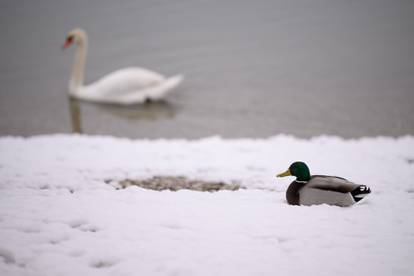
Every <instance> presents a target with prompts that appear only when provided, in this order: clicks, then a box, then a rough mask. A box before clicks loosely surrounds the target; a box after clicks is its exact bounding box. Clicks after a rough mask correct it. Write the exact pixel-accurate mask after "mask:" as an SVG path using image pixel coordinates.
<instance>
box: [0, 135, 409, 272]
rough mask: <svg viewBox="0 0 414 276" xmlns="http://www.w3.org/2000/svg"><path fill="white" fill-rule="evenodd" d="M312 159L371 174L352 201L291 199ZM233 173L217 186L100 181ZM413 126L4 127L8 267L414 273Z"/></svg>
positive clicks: (3, 242)
mask: <svg viewBox="0 0 414 276" xmlns="http://www.w3.org/2000/svg"><path fill="white" fill-rule="evenodd" d="M296 160H303V161H305V162H306V163H307V164H308V165H309V167H310V168H311V172H312V173H314V174H330V175H338V176H343V177H346V178H348V179H349V180H351V181H354V182H356V183H361V184H366V185H368V186H370V187H371V189H372V191H373V193H372V194H371V195H369V196H368V197H367V198H366V199H365V200H364V201H363V202H362V203H360V204H358V205H355V206H353V207H350V208H340V207H334V206H326V205H321V206H311V207H303V206H301V207H299V206H289V205H287V203H286V202H285V194H284V192H285V189H286V187H287V186H288V185H289V183H290V182H291V181H292V180H293V179H292V178H290V179H289V178H283V179H276V177H275V174H276V173H279V172H281V171H284V170H286V169H287V167H288V166H289V165H290V163H291V162H293V161H296ZM154 175H169V176H171V175H177V176H178V175H180V176H181V175H182V176H186V177H188V178H191V179H203V180H219V181H226V182H232V181H237V182H240V184H242V185H244V186H246V187H248V189H245V190H239V191H220V192H216V193H206V192H195V191H188V190H183V191H178V192H170V191H163V192H157V191H152V190H145V189H141V188H137V187H129V188H127V189H123V190H115V189H114V187H113V186H111V185H108V184H106V182H105V180H108V179H116V180H121V179H124V178H149V177H152V176H154ZM413 179H414V137H410V136H406V137H401V138H397V139H394V138H386V137H379V138H364V139H358V140H343V139H341V138H337V137H317V138H313V139H310V140H301V139H297V138H294V137H290V136H276V137H273V138H269V139H260V140H253V139H237V140H224V139H221V138H219V137H211V138H206V139H202V140H196V141H186V140H136V141H132V140H126V139H119V138H110V137H87V136H74V135H51V136H38V137H31V138H27V139H25V138H17V137H3V138H0V275H39V276H40V275H42V276H44V275H45V276H47V275H206V276H207V275H208V276H209V275H300V276H302V275H321V276H322V275H347V276H348V275H376V276H380V275H414V263H413V261H412V258H413V256H414V221H413V210H414V181H413Z"/></svg>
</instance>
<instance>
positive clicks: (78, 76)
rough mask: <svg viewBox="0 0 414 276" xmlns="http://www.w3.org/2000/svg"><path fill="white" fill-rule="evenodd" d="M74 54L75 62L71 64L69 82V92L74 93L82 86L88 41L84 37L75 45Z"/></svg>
mask: <svg viewBox="0 0 414 276" xmlns="http://www.w3.org/2000/svg"><path fill="white" fill-rule="evenodd" d="M77 46H78V47H77V49H76V53H75V61H74V63H73V69H72V76H71V78H70V82H69V90H70V92H72V93H76V92H77V91H78V90H79V88H80V87H82V86H83V80H84V76H85V60H86V52H87V49H88V40H87V38H86V37H84V38H82V39H81V40H80V41H79V42H78V45H77Z"/></svg>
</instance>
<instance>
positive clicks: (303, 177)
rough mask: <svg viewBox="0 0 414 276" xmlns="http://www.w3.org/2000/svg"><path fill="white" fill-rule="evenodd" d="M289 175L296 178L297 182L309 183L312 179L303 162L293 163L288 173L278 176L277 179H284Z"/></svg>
mask: <svg viewBox="0 0 414 276" xmlns="http://www.w3.org/2000/svg"><path fill="white" fill-rule="evenodd" d="M289 175H293V176H296V180H299V181H309V179H310V177H311V176H310V172H309V168H308V166H307V165H306V164H305V163H303V162H295V163H292V165H290V167H289V169H288V170H287V171H285V172H283V173H280V174H278V175H277V177H284V176H289Z"/></svg>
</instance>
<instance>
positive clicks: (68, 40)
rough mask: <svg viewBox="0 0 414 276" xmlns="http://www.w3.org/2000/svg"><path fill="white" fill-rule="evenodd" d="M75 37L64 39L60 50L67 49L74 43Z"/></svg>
mask: <svg viewBox="0 0 414 276" xmlns="http://www.w3.org/2000/svg"><path fill="white" fill-rule="evenodd" d="M74 40H75V37H74V36H73V35H70V36H68V37H67V38H66V41H65V44H64V45H63V47H62V49H66V48H68V47H69V46H70V45H72V43H73V42H74Z"/></svg>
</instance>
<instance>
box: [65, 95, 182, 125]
mask: <svg viewBox="0 0 414 276" xmlns="http://www.w3.org/2000/svg"><path fill="white" fill-rule="evenodd" d="M68 101H69V111H70V118H71V125H72V132H73V133H83V131H82V119H86V120H87V119H88V118H82V112H81V106H84V107H85V108H86V109H88V106H89V107H93V108H96V109H97V110H98V111H99V112H103V113H106V114H110V115H111V116H115V117H118V118H121V119H123V120H127V121H139V120H147V121H155V120H159V119H170V118H174V116H175V114H176V113H177V111H178V106H177V105H176V104H172V103H170V102H167V101H157V102H152V101H147V102H146V103H144V104H137V105H131V106H120V105H113V104H100V103H90V102H83V101H80V100H78V99H75V98H72V97H68ZM85 105H86V106H85ZM87 113H88V112H87ZM92 114H93V113H92ZM95 115H97V114H95Z"/></svg>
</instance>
